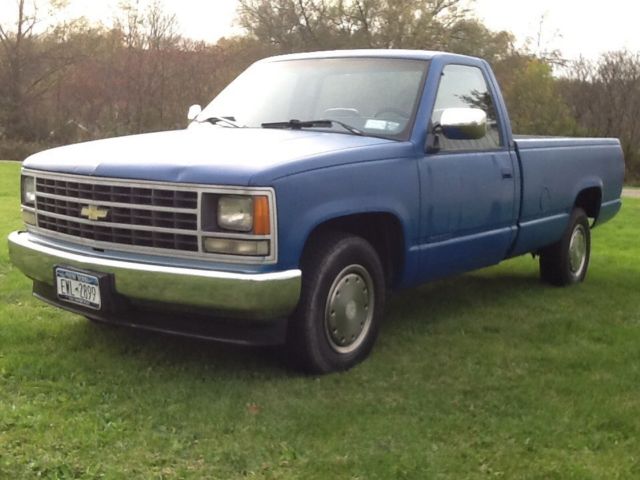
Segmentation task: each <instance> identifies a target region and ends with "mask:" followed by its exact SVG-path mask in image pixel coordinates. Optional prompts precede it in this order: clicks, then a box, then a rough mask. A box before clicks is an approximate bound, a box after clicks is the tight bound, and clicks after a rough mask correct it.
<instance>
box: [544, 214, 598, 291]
mask: <svg viewBox="0 0 640 480" xmlns="http://www.w3.org/2000/svg"><path fill="white" fill-rule="evenodd" d="M590 255H591V231H590V230H589V219H588V218H587V215H586V214H585V212H584V210H582V209H581V208H575V209H574V210H573V212H571V217H570V218H569V225H567V229H566V230H565V232H564V235H563V236H562V238H561V239H560V240H559V241H557V242H556V243H554V244H552V245H549V246H547V247H545V248H543V249H542V250H541V251H540V276H541V277H542V280H544V281H545V282H548V283H551V284H552V285H558V286H566V285H573V284H576V283H580V282H582V281H583V280H584V278H585V276H586V275H587V269H588V268H589V256H590Z"/></svg>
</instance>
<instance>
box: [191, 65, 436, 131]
mask: <svg viewBox="0 0 640 480" xmlns="http://www.w3.org/2000/svg"><path fill="white" fill-rule="evenodd" d="M427 65H428V62H426V61H424V60H408V59H394V58H330V59H307V60H284V61H275V62H265V63H257V64H255V65H252V66H251V67H250V68H249V69H247V70H246V71H245V72H244V73H242V74H241V75H240V76H239V77H238V78H236V79H235V80H234V81H233V82H232V83H231V84H229V86H227V88H225V89H224V90H223V91H222V92H221V93H220V94H219V95H218V96H217V97H216V98H215V99H214V100H213V101H212V102H211V103H210V104H209V105H208V106H207V107H206V108H205V109H204V110H203V111H202V113H201V114H200V115H199V116H198V121H205V120H207V119H209V118H218V119H221V118H223V119H224V118H226V119H229V120H232V121H234V122H235V123H236V124H237V125H239V126H242V127H253V128H259V127H262V126H263V124H269V123H275V122H289V121H290V120H300V121H302V122H310V121H313V120H334V121H335V123H331V124H319V125H314V124H307V125H304V128H316V129H321V130H327V131H332V132H339V133H349V130H348V129H345V128H344V126H341V125H340V124H341V123H342V124H343V125H346V126H350V127H353V128H354V129H357V130H358V131H360V132H362V133H363V134H365V135H374V136H381V137H387V138H393V139H401V140H406V139H407V138H408V137H409V134H410V130H411V126H412V124H413V118H414V115H415V111H416V108H417V103H418V100H419V98H420V95H419V94H420V92H421V90H422V85H423V82H424V78H425V74H426V70H427ZM218 124H219V125H220V126H227V125H224V124H223V122H220V123H218ZM289 126H290V124H289ZM281 127H286V125H281ZM352 133H353V132H352Z"/></svg>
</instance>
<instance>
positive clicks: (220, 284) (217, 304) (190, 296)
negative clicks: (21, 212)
mask: <svg viewBox="0 0 640 480" xmlns="http://www.w3.org/2000/svg"><path fill="white" fill-rule="evenodd" d="M8 240H9V256H10V258H11V262H12V263H13V264H14V265H15V266H16V267H17V268H19V269H20V270H21V271H22V272H23V273H24V274H25V275H26V276H27V277H29V278H31V279H32V280H33V281H34V282H37V283H40V284H45V285H48V286H50V287H51V288H53V287H54V276H53V269H54V267H55V266H57V265H62V266H67V267H73V268H78V269H81V270H87V271H91V272H96V273H106V274H111V275H112V277H113V288H114V289H115V293H116V294H118V295H121V296H123V297H125V298H127V299H131V300H134V301H141V302H150V303H157V304H160V305H162V304H171V305H172V306H173V307H175V308H180V307H181V306H184V307H186V308H189V307H191V308H197V309H203V310H211V311H212V312H215V313H216V314H218V315H221V316H225V317H231V318H241V319H251V320H272V319H278V318H283V317H286V316H287V315H289V314H290V313H291V312H292V311H293V309H294V308H295V306H296V304H297V303H298V299H299V296H300V285H301V272H300V270H287V271H283V272H275V273H255V274H249V273H230V272H221V271H215V270H206V269H198V268H183V267H173V266H164V265H160V264H152V263H136V262H134V261H129V260H126V261H125V260H116V259H112V258H107V257H103V256H98V255H91V254H88V253H86V252H84V251H82V252H80V251H72V250H67V249H63V248H59V247H57V246H53V245H51V244H47V242H44V241H42V240H39V238H38V237H36V236H34V235H33V234H31V233H29V232H13V233H11V234H10V235H9V238H8ZM61 306H62V305H61Z"/></svg>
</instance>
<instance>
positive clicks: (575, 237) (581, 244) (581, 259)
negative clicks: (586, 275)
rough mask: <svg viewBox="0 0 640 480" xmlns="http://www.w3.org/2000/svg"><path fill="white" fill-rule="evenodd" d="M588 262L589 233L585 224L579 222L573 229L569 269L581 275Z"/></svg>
mask: <svg viewBox="0 0 640 480" xmlns="http://www.w3.org/2000/svg"><path fill="white" fill-rule="evenodd" d="M586 263H587V234H586V233H585V228H584V226H583V225H581V224H578V225H576V228H575V229H574V230H573V234H572V235H571V240H570V242H569V269H570V270H571V273H573V274H574V275H580V273H581V272H582V269H583V268H584V266H585V264H586Z"/></svg>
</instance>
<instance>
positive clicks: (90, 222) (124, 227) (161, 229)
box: [38, 210, 215, 245]
mask: <svg viewBox="0 0 640 480" xmlns="http://www.w3.org/2000/svg"><path fill="white" fill-rule="evenodd" d="M38 215H42V216H43V217H51V218H57V219H59V220H68V221H70V222H75V223H81V224H83V225H95V226H96V227H112V228H120V229H122V230H140V231H144V232H161V233H174V234H176V235H188V236H192V237H195V236H197V235H198V233H199V232H198V231H197V230H183V229H180V228H167V227H154V226H153V225H137V224H135V223H115V222H101V221H99V220H88V219H86V218H78V217H72V216H70V215H62V214H60V213H53V212H48V211H46V210H38ZM43 230H46V231H50V230H47V229H43ZM56 233H57V232H56ZM214 235H215V233H214ZM69 236H70V237H73V236H74V235H69ZM115 245H123V244H122V243H116V244H115ZM124 245H126V244H124Z"/></svg>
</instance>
